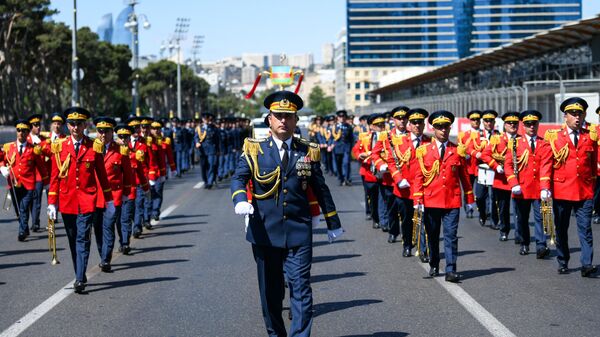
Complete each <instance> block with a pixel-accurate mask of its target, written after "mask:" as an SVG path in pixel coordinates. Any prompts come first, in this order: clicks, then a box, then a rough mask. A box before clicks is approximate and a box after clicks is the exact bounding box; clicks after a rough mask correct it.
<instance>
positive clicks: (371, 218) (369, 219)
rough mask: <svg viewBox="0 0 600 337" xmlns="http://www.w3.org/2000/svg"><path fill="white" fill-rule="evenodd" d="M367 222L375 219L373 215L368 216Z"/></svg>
mask: <svg viewBox="0 0 600 337" xmlns="http://www.w3.org/2000/svg"><path fill="white" fill-rule="evenodd" d="M365 220H367V221H371V220H373V217H372V216H371V214H369V215H367V217H366V218H365Z"/></svg>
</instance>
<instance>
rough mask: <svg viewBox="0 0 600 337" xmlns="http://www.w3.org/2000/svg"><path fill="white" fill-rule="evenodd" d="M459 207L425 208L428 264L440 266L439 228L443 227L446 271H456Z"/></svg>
mask: <svg viewBox="0 0 600 337" xmlns="http://www.w3.org/2000/svg"><path fill="white" fill-rule="evenodd" d="M459 215H460V208H450V209H446V208H432V207H427V208H425V212H424V215H423V217H424V221H425V230H426V231H427V239H428V242H429V258H430V260H429V266H430V267H435V268H439V266H440V229H441V227H442V226H443V227H444V257H445V259H446V273H448V272H456V259H457V258H458V236H457V232H458V217H459Z"/></svg>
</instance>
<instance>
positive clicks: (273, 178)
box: [231, 91, 344, 336]
mask: <svg viewBox="0 0 600 337" xmlns="http://www.w3.org/2000/svg"><path fill="white" fill-rule="evenodd" d="M264 105H265V107H266V108H267V109H269V111H270V113H269V115H268V116H267V117H266V118H265V119H266V122H267V125H269V127H270V129H271V133H272V136H271V137H269V138H266V139H259V140H254V139H246V141H245V142H244V151H243V154H242V155H241V156H240V158H239V161H238V165H237V169H236V171H235V174H234V176H233V178H232V181H231V193H232V199H233V203H234V205H235V212H236V214H239V215H245V216H246V217H247V223H248V227H247V233H246V240H248V241H249V242H250V243H251V244H252V252H253V254H254V260H255V261H256V267H257V273H258V284H259V291H260V298H261V304H262V312H263V318H264V320H265V325H266V328H267V332H268V334H269V336H287V333H286V331H285V326H284V323H283V319H282V317H281V311H282V299H283V297H284V291H285V290H284V282H285V281H284V272H285V274H286V276H287V284H288V286H289V288H290V303H291V304H290V307H291V311H292V317H293V319H292V323H291V327H290V333H289V335H290V336H310V332H311V326H312V320H313V306H312V302H313V301H312V290H311V286H310V268H311V261H312V226H311V216H310V212H309V202H308V200H307V194H306V190H307V188H308V187H309V186H310V188H311V189H312V191H313V192H314V194H315V196H316V198H317V200H318V203H319V205H320V207H321V209H322V211H323V214H324V215H325V220H326V222H327V228H328V231H327V232H328V237H329V240H330V242H332V241H333V240H334V239H336V238H338V237H339V236H340V235H341V234H342V233H343V232H344V230H343V229H342V227H341V224H340V219H339V217H338V215H337V212H336V210H335V205H334V203H333V199H332V197H331V193H330V191H329V188H328V187H327V185H326V184H325V180H324V178H323V173H322V172H321V168H320V166H321V165H320V150H319V146H318V145H317V144H314V143H310V142H308V141H306V140H304V139H301V138H297V137H293V136H292V135H293V132H294V130H295V128H296V123H297V119H298V117H297V116H296V111H297V110H299V109H301V108H302V106H303V102H302V99H301V98H300V97H299V96H298V95H296V94H294V93H292V92H289V91H277V92H275V93H273V94H271V95H269V96H268V97H267V98H266V99H265V101H264ZM250 182H251V187H250V191H251V193H252V201H251V202H248V198H247V193H246V191H247V186H248V183H250Z"/></svg>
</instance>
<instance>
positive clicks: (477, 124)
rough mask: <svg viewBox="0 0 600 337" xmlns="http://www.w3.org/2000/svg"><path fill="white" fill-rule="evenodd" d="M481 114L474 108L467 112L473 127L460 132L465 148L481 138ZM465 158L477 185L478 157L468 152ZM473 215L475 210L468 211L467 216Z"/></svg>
mask: <svg viewBox="0 0 600 337" xmlns="http://www.w3.org/2000/svg"><path fill="white" fill-rule="evenodd" d="M481 115H482V112H481V111H479V110H472V111H469V112H468V113H467V118H468V119H469V123H470V125H471V128H470V129H469V130H467V131H464V132H463V131H461V132H459V133H458V145H463V146H464V147H465V148H468V147H469V146H470V145H471V142H472V141H477V140H480V139H481V134H482V133H483V130H481ZM465 159H466V162H467V172H468V173H469V179H470V180H471V185H472V186H475V185H474V184H475V181H476V179H477V159H476V158H473V159H471V156H470V155H469V154H468V153H467V155H466V156H465ZM473 188H475V187H473ZM472 217H473V210H471V211H470V212H467V218H472Z"/></svg>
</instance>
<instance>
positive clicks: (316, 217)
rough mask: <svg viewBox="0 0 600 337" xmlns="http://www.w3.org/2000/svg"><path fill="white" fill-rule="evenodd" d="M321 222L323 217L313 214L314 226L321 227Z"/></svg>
mask: <svg viewBox="0 0 600 337" xmlns="http://www.w3.org/2000/svg"><path fill="white" fill-rule="evenodd" d="M320 222H321V218H320V217H319V216H318V215H317V216H313V217H312V228H317V227H319V223H320Z"/></svg>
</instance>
